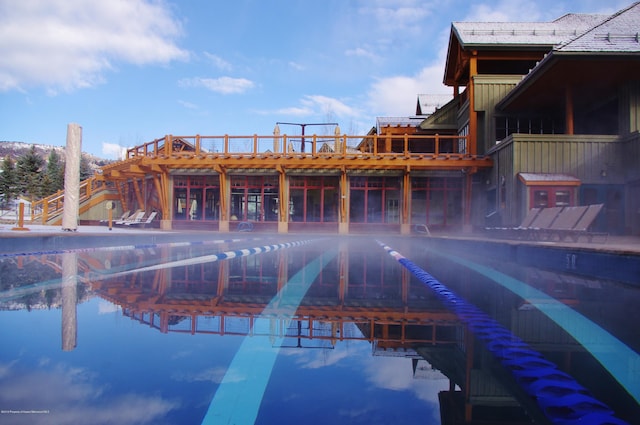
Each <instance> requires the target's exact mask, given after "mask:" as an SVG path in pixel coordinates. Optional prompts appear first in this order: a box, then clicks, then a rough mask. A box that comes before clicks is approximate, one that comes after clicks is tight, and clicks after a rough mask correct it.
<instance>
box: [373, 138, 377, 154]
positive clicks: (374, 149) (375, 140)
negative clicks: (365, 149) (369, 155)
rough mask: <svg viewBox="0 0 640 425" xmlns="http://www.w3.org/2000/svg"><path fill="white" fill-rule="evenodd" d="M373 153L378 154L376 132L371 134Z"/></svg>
mask: <svg viewBox="0 0 640 425" xmlns="http://www.w3.org/2000/svg"><path fill="white" fill-rule="evenodd" d="M373 154H374V155H375V156H378V133H376V134H374V135H373Z"/></svg>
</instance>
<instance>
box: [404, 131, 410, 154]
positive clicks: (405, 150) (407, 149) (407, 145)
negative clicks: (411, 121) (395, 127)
mask: <svg viewBox="0 0 640 425" xmlns="http://www.w3.org/2000/svg"><path fill="white" fill-rule="evenodd" d="M404 156H405V157H409V135H408V134H407V133H404Z"/></svg>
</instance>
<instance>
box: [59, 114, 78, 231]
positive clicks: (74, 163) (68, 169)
mask: <svg viewBox="0 0 640 425" xmlns="http://www.w3.org/2000/svg"><path fill="white" fill-rule="evenodd" d="M81 155H82V127H80V125H78V124H73V123H72V124H69V125H68V126H67V146H66V148H65V165H64V204H63V212H62V230H66V231H74V232H75V231H76V230H78V219H79V211H80V157H81Z"/></svg>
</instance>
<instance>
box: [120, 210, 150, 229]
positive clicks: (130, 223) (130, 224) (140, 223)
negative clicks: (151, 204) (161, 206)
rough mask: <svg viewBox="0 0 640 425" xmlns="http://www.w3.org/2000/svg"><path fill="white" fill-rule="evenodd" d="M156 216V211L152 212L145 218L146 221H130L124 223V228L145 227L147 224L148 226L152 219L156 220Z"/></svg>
mask: <svg viewBox="0 0 640 425" xmlns="http://www.w3.org/2000/svg"><path fill="white" fill-rule="evenodd" d="M157 215H158V213H157V212H156V211H153V212H152V213H151V214H149V216H148V217H147V218H146V220H145V219H144V218H143V219H141V220H140V221H130V222H127V223H124V225H125V226H140V227H147V225H148V224H150V223H151V222H152V221H153V219H155V218H156V216H157Z"/></svg>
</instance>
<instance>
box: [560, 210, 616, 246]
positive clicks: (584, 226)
mask: <svg viewBox="0 0 640 425" xmlns="http://www.w3.org/2000/svg"><path fill="white" fill-rule="evenodd" d="M603 207H604V204H593V205H589V206H588V208H587V210H586V211H585V213H584V215H583V216H582V217H580V220H578V222H577V223H576V225H575V226H574V227H573V229H571V230H570V231H567V232H566V233H567V236H569V237H570V238H571V239H572V240H573V241H574V242H578V240H579V239H580V236H583V235H584V236H586V237H587V240H588V241H589V242H592V241H593V238H594V237H595V236H601V237H603V238H604V240H603V242H602V243H604V242H606V241H607V239H608V237H609V233H607V232H592V231H591V230H590V229H591V225H592V224H593V222H594V221H595V219H596V217H597V216H598V214H600V211H601V210H602V208H603Z"/></svg>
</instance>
